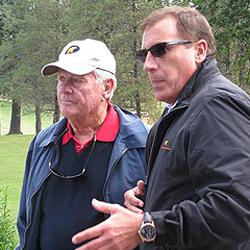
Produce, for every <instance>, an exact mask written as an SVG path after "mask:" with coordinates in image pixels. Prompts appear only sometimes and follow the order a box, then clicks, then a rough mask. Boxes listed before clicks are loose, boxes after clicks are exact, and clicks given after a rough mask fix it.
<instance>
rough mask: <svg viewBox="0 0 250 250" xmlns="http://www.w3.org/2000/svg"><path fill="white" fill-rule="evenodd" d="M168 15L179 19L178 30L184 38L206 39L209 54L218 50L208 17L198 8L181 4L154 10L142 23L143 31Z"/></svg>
mask: <svg viewBox="0 0 250 250" xmlns="http://www.w3.org/2000/svg"><path fill="white" fill-rule="evenodd" d="M168 16H173V17H175V18H176V20H177V30H178V31H179V33H180V34H182V35H183V36H184V37H183V38H184V39H188V40H191V41H193V42H196V41H199V40H200V39H204V40H206V41H207V43H208V55H213V54H215V52H216V45H215V38H214V35H213V31H212V28H211V26H210V25H209V23H208V21H207V19H206V18H205V17H204V16H203V15H202V14H201V13H200V12H199V11H198V10H196V9H193V8H190V7H181V6H170V7H168V6H166V7H163V8H161V9H158V10H155V11H153V12H152V13H151V14H150V15H149V16H148V17H146V18H145V19H144V21H143V23H142V31H145V30H146V28H148V27H150V26H152V25H154V24H156V23H157V22H159V21H161V20H163V19H164V18H166V17H168Z"/></svg>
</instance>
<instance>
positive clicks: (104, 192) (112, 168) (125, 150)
mask: <svg viewBox="0 0 250 250" xmlns="http://www.w3.org/2000/svg"><path fill="white" fill-rule="evenodd" d="M127 151H128V148H125V149H124V150H123V151H122V153H121V155H120V156H119V158H118V159H117V160H116V161H115V163H114V164H113V165H112V167H111V170H110V172H109V175H108V176H107V179H106V181H105V183H104V187H103V199H104V201H105V202H106V201H107V199H106V195H105V194H106V187H107V184H108V181H109V177H110V176H111V174H112V173H113V171H114V169H115V166H116V165H117V163H118V162H119V161H120V160H121V158H122V157H123V155H124V154H125V153H126V152H127Z"/></svg>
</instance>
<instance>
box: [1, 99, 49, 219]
mask: <svg viewBox="0 0 250 250" xmlns="http://www.w3.org/2000/svg"><path fill="white" fill-rule="evenodd" d="M10 117H11V102H8V101H3V100H0V124H1V126H0V173H1V174H0V187H7V188H8V190H7V195H8V207H9V209H10V212H11V217H12V218H13V220H16V217H17V212H18V206H19V200H20V192H21V187H22V178H23V172H24V166H25V158H26V154H27V151H28V145H29V143H30V142H31V140H32V138H33V137H34V134H35V115H34V113H33V112H31V111H29V110H28V109H27V108H23V109H22V116H21V131H22V133H23V134H24V135H7V134H8V132H9V126H10ZM42 123H43V128H44V127H47V126H49V125H50V124H51V123H52V116H51V115H48V114H46V115H43V116H42Z"/></svg>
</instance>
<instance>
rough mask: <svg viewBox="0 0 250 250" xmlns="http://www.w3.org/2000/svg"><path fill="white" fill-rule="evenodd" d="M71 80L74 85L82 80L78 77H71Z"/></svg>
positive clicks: (79, 83)
mask: <svg viewBox="0 0 250 250" xmlns="http://www.w3.org/2000/svg"><path fill="white" fill-rule="evenodd" d="M71 81H72V83H73V84H74V85H75V86H78V85H81V83H82V81H81V80H80V79H77V78H72V79H71Z"/></svg>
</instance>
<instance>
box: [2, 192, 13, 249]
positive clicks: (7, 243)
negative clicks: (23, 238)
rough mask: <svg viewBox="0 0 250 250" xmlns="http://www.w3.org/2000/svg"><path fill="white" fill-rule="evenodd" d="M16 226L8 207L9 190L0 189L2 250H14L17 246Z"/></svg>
mask: <svg viewBox="0 0 250 250" xmlns="http://www.w3.org/2000/svg"><path fill="white" fill-rule="evenodd" d="M15 231H16V230H15V224H14V222H13V221H12V219H11V217H10V210H9V209H8V207H7V188H1V187H0V250H13V249H14V248H15V246H16V243H17V242H16V240H15Z"/></svg>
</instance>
